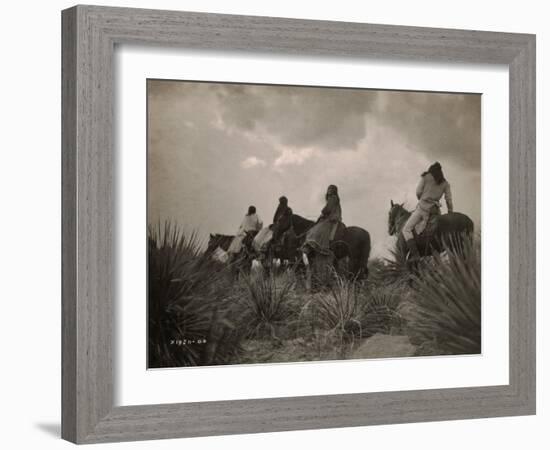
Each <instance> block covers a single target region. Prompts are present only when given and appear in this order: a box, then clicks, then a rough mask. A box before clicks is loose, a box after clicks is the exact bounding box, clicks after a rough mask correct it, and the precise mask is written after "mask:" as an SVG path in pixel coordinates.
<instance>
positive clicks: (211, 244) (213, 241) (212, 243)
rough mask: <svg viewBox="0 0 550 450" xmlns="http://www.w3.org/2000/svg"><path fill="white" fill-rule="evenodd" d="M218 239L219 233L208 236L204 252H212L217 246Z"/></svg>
mask: <svg viewBox="0 0 550 450" xmlns="http://www.w3.org/2000/svg"><path fill="white" fill-rule="evenodd" d="M219 239H220V235H219V234H212V233H210V236H209V237H208V246H207V247H206V254H210V253H212V252H213V251H214V250H216V248H217V247H218V242H219Z"/></svg>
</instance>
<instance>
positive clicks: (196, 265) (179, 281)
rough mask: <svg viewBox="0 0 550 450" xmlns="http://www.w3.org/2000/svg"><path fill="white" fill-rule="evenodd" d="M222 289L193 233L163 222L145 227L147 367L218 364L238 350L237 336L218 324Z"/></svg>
mask: <svg viewBox="0 0 550 450" xmlns="http://www.w3.org/2000/svg"><path fill="white" fill-rule="evenodd" d="M227 287H228V282H227V276H226V273H225V269H224V268H223V266H220V265H219V264H216V263H214V262H213V261H212V260H211V259H210V258H208V257H206V256H205V255H204V254H202V253H201V250H200V243H199V241H198V240H197V237H196V234H194V233H191V234H190V235H186V234H185V233H183V232H181V231H180V230H179V229H178V227H177V226H172V225H171V224H170V223H168V222H167V223H165V224H164V226H161V225H158V227H156V228H152V227H149V229H148V313H149V316H148V327H149V328H148V361H149V367H174V366H193V365H199V364H200V365H206V364H221V363H226V362H228V361H229V360H230V359H231V358H232V357H233V356H234V355H235V354H236V353H237V352H238V351H239V345H238V343H239V339H240V338H239V333H238V332H237V330H236V328H235V327H234V326H233V325H232V324H231V323H230V322H228V321H227V320H224V319H223V317H224V314H223V309H224V300H225V298H226V292H227ZM220 317H221V319H220Z"/></svg>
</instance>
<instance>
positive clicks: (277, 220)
mask: <svg viewBox="0 0 550 450" xmlns="http://www.w3.org/2000/svg"><path fill="white" fill-rule="evenodd" d="M291 221H292V209H291V208H290V206H288V199H287V198H286V197H285V196H284V195H283V196H282V197H280V198H279V205H278V206H277V210H276V211H275V215H274V216H273V225H272V226H271V230H272V231H273V241H274V242H277V241H278V240H279V238H280V237H281V234H282V233H283V232H284V231H286V230H288V228H289V227H290V225H291Z"/></svg>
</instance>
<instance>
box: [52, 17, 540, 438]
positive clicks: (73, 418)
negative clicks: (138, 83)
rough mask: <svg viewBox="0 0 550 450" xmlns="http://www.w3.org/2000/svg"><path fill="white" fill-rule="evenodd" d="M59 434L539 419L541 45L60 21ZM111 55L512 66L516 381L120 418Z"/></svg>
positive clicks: (429, 32)
mask: <svg viewBox="0 0 550 450" xmlns="http://www.w3.org/2000/svg"><path fill="white" fill-rule="evenodd" d="M62 28H63V45H62V51H63V57H62V64H63V68H62V73H63V75H62V81H63V90H62V92H63V99H62V101H63V114H62V122H63V139H62V145H63V163H62V165H63V167H62V169H63V220H62V222H63V248H62V255H63V264H62V265H63V299H62V314H63V332H62V350H63V351H62V353H63V368H62V369H63V389H62V393H63V394H62V402H63V414H62V435H63V437H64V438H65V439H68V440H70V441H72V442H77V443H93V442H109V441H121V440H137V439H159V438H174V437H189V436H207V435H219V434H233V433H258V432H265V431H284V430H298V429H314V428H327V427H344V426H361V425H370V424H387V423H401V422H412V421H417V422H420V421H429V420H450V419H465V418H474V417H493V416H508V415H519V414H533V413H534V412H535V38H534V36H532V35H525V34H510V33H492V32H483V31H467V30H448V29H435V28H418V27H399V26H390V25H370V24H358V23H344V22H330V21H307V20H296V19H279V18H269V17H248V16H231V15H219V14H201V13H187V12H175V11H155V10H139V9H128V8H108V7H96V6H77V7H74V8H71V9H69V10H66V11H63V20H62ZM115 44H150V45H159V46H176V47H184V48H189V49H198V50H202V51H208V50H218V51H219V50H224V51H238V52H263V53H271V54H286V55H296V56H299V57H303V58H307V57H310V56H327V57H331V58H358V59H361V58H367V57H369V58H385V59H407V60H417V61H441V62H461V63H484V64H487V63H488V64H506V65H508V67H509V71H510V383H509V384H508V385H505V386H490V387H477V388H460V389H433V390H424V391H405V392H386V393H363V394H347V395H330V396H310V397H289V398H279V399H262V400H239V401H223V402H203V403H185V404H170V405H140V406H125V407H113V377H114V374H113V366H112V357H113V314H114V286H113V282H114V275H113V274H114V272H113V270H114V269H115V267H114V262H113V252H112V245H113V229H114V226H113V217H114V207H115V198H114V192H113V190H114V180H113V161H114V160H115V156H116V153H115V151H116V149H115V148H114V144H113V142H114V138H113V135H114V130H113V120H112V119H113V52H114V46H115Z"/></svg>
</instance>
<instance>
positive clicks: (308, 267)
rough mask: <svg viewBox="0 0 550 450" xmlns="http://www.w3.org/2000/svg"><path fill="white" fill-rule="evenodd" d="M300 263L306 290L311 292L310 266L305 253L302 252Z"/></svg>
mask: <svg viewBox="0 0 550 450" xmlns="http://www.w3.org/2000/svg"><path fill="white" fill-rule="evenodd" d="M302 262H303V263H304V268H305V271H306V280H305V281H306V290H307V291H311V265H310V261H309V258H308V256H307V253H306V252H302Z"/></svg>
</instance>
